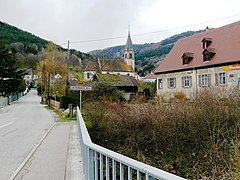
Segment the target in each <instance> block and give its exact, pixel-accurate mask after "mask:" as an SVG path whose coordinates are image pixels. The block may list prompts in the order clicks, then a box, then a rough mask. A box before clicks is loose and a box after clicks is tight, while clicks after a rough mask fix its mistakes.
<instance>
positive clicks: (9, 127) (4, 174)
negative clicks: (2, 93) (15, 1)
mask: <svg viewBox="0 0 240 180" xmlns="http://www.w3.org/2000/svg"><path fill="white" fill-rule="evenodd" d="M39 102H40V98H39V96H37V91H36V90H32V91H30V92H29V94H28V95H26V96H24V97H22V98H21V99H20V100H19V101H18V102H16V103H14V104H12V105H10V106H8V107H5V108H0V179H3V180H5V179H8V178H9V177H10V176H11V175H12V174H13V173H14V171H15V170H16V169H17V168H18V167H19V165H20V164H21V163H22V162H23V160H24V159H25V158H26V157H27V155H28V154H29V153H30V152H31V150H32V149H33V148H34V147H35V146H36V145H37V144H38V143H39V142H40V140H41V138H42V137H43V135H44V134H45V133H46V132H47V130H48V129H49V128H50V126H51V125H52V124H53V123H54V116H53V115H52V114H51V113H50V112H49V111H47V110H46V109H45V108H44V107H43V106H42V105H40V103H39Z"/></svg>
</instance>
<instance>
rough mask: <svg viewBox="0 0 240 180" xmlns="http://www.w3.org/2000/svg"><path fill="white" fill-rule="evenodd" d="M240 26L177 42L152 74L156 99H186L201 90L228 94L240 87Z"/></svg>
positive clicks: (204, 33)
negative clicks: (179, 95)
mask: <svg viewBox="0 0 240 180" xmlns="http://www.w3.org/2000/svg"><path fill="white" fill-rule="evenodd" d="M239 37H240V22H236V23H233V24H230V25H227V26H223V27H220V28H217V29H211V30H207V31H205V32H202V33H199V34H196V35H193V36H190V37H187V38H184V39H181V40H179V41H178V42H177V43H176V44H175V46H174V47H173V49H172V50H171V51H170V53H169V54H168V55H167V56H166V57H165V59H164V60H163V62H162V63H161V64H160V65H159V67H158V68H157V69H156V70H155V72H154V73H155V75H157V95H158V96H161V97H163V98H165V99H170V98H174V96H175V95H176V94H177V93H179V92H181V93H183V94H184V95H186V97H187V98H194V97H196V96H197V95H198V94H199V93H200V92H201V91H202V90H206V89H208V90H211V91H214V92H215V93H222V94H225V93H228V92H229V89H233V88H239V85H240V39H239Z"/></svg>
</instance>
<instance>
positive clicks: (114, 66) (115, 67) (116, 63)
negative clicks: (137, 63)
mask: <svg viewBox="0 0 240 180" xmlns="http://www.w3.org/2000/svg"><path fill="white" fill-rule="evenodd" d="M97 66H99V65H98V62H97V60H90V61H88V62H87V65H86V68H85V69H84V70H85V71H96V70H97ZM102 66H103V67H102V71H116V72H133V69H132V66H130V65H127V64H126V63H125V61H124V60H104V61H103V62H102Z"/></svg>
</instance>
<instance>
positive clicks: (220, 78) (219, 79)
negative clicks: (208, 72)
mask: <svg viewBox="0 0 240 180" xmlns="http://www.w3.org/2000/svg"><path fill="white" fill-rule="evenodd" d="M215 83H216V86H219V85H220V86H221V85H225V84H226V73H225V72H220V73H216V74H215Z"/></svg>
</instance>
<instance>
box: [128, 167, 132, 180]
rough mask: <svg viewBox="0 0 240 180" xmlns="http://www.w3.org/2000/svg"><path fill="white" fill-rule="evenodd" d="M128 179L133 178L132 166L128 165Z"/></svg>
mask: <svg viewBox="0 0 240 180" xmlns="http://www.w3.org/2000/svg"><path fill="white" fill-rule="evenodd" d="M128 180H132V168H131V167H130V166H128Z"/></svg>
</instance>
